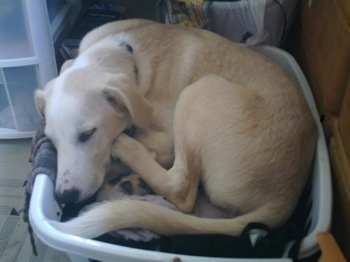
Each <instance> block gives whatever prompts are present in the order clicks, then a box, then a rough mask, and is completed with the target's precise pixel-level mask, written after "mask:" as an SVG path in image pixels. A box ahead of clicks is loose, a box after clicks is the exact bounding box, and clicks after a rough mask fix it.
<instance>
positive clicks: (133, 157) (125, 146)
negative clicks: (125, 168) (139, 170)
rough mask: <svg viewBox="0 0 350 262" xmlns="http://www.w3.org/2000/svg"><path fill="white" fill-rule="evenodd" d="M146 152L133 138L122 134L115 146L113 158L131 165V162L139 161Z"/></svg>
mask: <svg viewBox="0 0 350 262" xmlns="http://www.w3.org/2000/svg"><path fill="white" fill-rule="evenodd" d="M145 150H146V149H145V147H144V146H143V145H142V144H140V143H139V142H138V141H136V140H135V139H133V138H132V137H130V136H128V135H125V134H120V135H119V136H118V138H117V140H116V141H115V142H114V144H113V148H112V157H113V158H118V159H120V160H121V161H122V162H123V163H125V164H127V165H129V163H130V162H135V161H137V159H138V158H139V157H140V155H141V154H142V153H143V152H144V151H145Z"/></svg>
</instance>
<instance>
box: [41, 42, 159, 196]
mask: <svg viewBox="0 0 350 262" xmlns="http://www.w3.org/2000/svg"><path fill="white" fill-rule="evenodd" d="M121 48H122V47H121ZM124 49H125V48H124ZM92 55H93V54H92ZM103 55H105V53H101V54H100V56H98V59H95V60H93V59H92V58H94V56H91V54H90V57H86V55H85V57H82V58H79V57H78V58H77V59H76V60H75V61H69V62H66V64H65V65H64V66H63V70H62V71H61V74H60V75H59V76H58V77H57V78H56V79H54V80H52V81H51V82H49V83H48V84H47V86H46V87H45V89H44V90H37V92H36V93H35V103H36V106H37V109H38V111H39V113H40V115H41V116H42V117H43V118H44V119H45V122H46V126H45V133H46V135H47V136H48V137H49V138H50V139H51V140H52V142H53V144H54V145H55V147H56V149H57V151H58V163H57V178H56V185H55V193H56V198H57V200H58V201H60V202H62V203H75V202H80V201H82V200H85V199H87V198H89V197H90V196H92V195H93V194H94V193H95V192H96V191H97V189H98V188H99V187H100V186H101V185H102V182H103V180H104V178H105V174H106V172H107V171H108V169H109V168H110V164H111V157H110V154H111V149H112V145H113V142H114V140H115V139H116V138H117V137H118V135H119V134H120V133H122V132H123V131H124V130H125V129H126V128H127V127H128V126H130V125H132V124H133V125H135V126H137V127H138V128H140V129H143V128H146V127H147V125H148V123H149V120H150V117H151V112H152V110H151V107H150V105H149V104H148V102H147V101H146V100H145V98H144V96H143V95H142V94H141V93H140V92H139V90H138V89H137V79H135V72H134V65H132V61H131V60H130V59H128V58H127V56H126V55H125V50H124V51H123V50H121V51H120V54H118V52H115V53H114V56H113V54H112V55H110V58H109V57H105V59H101V57H103ZM111 58H113V59H115V61H113V63H109V60H108V59H111ZM118 58H119V60H118ZM99 60H100V61H101V62H99ZM102 62H103V63H105V64H103V63H102ZM112 66H113V67H114V68H113V70H110V67H112Z"/></svg>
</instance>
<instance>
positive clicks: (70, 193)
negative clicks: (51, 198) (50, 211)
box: [55, 188, 79, 204]
mask: <svg viewBox="0 0 350 262" xmlns="http://www.w3.org/2000/svg"><path fill="white" fill-rule="evenodd" d="M55 198H56V201H57V202H58V203H61V204H75V203H76V202H77V200H78V198H79V190H78V189H76V188H72V189H69V190H63V192H56V193H55Z"/></svg>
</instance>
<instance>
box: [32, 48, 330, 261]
mask: <svg viewBox="0 0 350 262" xmlns="http://www.w3.org/2000/svg"><path fill="white" fill-rule="evenodd" d="M256 49H257V50H258V51H259V52H261V53H263V54H265V55H267V56H269V57H270V58H272V59H273V60H275V61H276V62H277V63H279V64H281V65H282V66H283V67H284V68H285V69H286V70H287V72H288V73H289V74H290V75H291V76H292V77H293V78H294V79H295V80H296V82H297V83H298V84H299V86H300V88H301V89H302V91H303V92H304V95H305V97H306V99H307V102H308V104H309V106H310V108H311V110H312V114H313V116H314V118H315V120H317V123H318V124H317V125H318V132H319V137H318V143H317V150H316V154H315V158H314V164H313V172H312V192H311V199H312V207H311V211H310V216H309V220H308V221H305V223H306V224H308V223H310V227H309V230H308V233H307V235H306V237H305V238H304V239H303V240H302V243H301V247H300V251H299V258H305V257H308V256H310V255H312V254H314V253H315V252H317V251H318V245H317V241H316V234H317V232H320V231H328V230H329V227H330V223H331V203H332V191H331V174H330V165H329V160H328V153H327V146H326V143H325V137H324V133H323V130H322V127H321V125H320V123H319V121H318V112H317V109H316V105H315V102H314V99H313V96H312V93H311V91H310V89H309V86H308V83H307V82H306V79H305V77H304V75H303V73H302V71H301V70H300V68H299V66H298V65H297V64H296V62H295V60H294V59H293V58H292V57H291V56H290V55H289V54H287V53H286V52H284V51H282V50H280V49H277V48H273V47H257V48H256ZM56 211H57V210H56V209H55V200H54V187H53V184H52V183H51V181H50V180H49V178H48V177H47V176H46V175H45V174H41V175H38V177H37V178H36V180H35V184H34V190H33V194H32V198H31V203H30V211H29V216H30V221H31V224H32V226H33V228H34V231H35V233H36V234H37V236H38V237H39V238H40V239H41V240H42V241H43V242H45V243H46V244H47V245H49V246H51V247H52V248H55V249H58V250H61V251H63V252H65V253H67V254H68V256H69V257H70V258H71V260H72V261H77V262H78V261H89V258H93V259H97V260H101V261H128V262H129V261H173V260H174V259H175V258H179V259H181V261H196V262H197V261H198V262H199V261H219V262H220V261H248V260H247V259H227V258H211V257H196V256H186V255H177V254H171V253H162V252H156V251H145V250H141V249H135V248H129V247H124V246H118V245H113V244H108V243H104V242H99V241H96V240H91V239H85V238H81V237H76V236H73V235H69V234H65V233H63V232H60V231H58V230H57V229H55V228H54V227H52V226H51V225H50V220H58V219H59V218H58V217H57V214H56ZM116 219H118V218H116ZM286 249H287V247H286ZM249 261H291V260H290V259H288V258H280V259H249Z"/></svg>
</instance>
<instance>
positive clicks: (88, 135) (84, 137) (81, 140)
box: [78, 127, 97, 143]
mask: <svg viewBox="0 0 350 262" xmlns="http://www.w3.org/2000/svg"><path fill="white" fill-rule="evenodd" d="M96 130H97V128H96V127H94V128H92V129H90V130H88V131H85V132H82V133H80V134H79V136H78V141H79V143H85V142H86V141H88V140H89V139H90V138H91V137H92V135H93V134H94V133H95V132H96Z"/></svg>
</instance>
